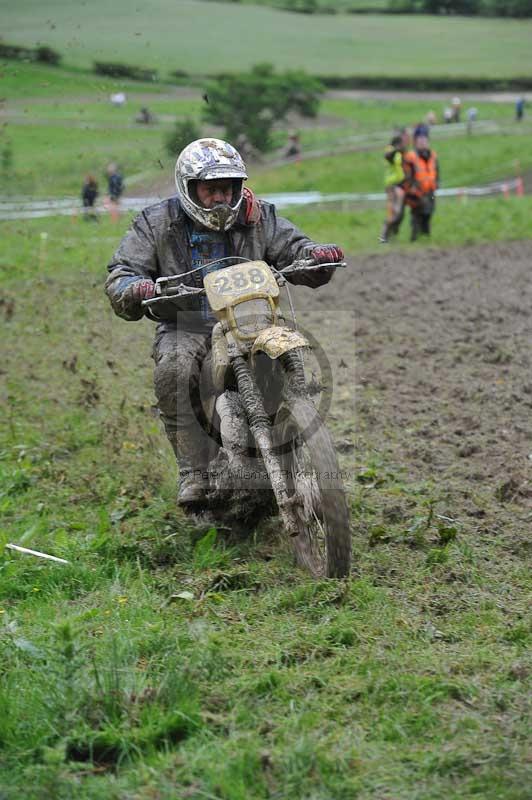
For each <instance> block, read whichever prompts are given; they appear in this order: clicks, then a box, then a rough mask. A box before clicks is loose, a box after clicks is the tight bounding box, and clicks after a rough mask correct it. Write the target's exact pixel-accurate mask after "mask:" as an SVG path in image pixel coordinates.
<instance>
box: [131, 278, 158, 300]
mask: <svg viewBox="0 0 532 800" xmlns="http://www.w3.org/2000/svg"><path fill="white" fill-rule="evenodd" d="M129 291H130V292H131V297H132V298H133V300H136V301H137V302H138V303H141V302H142V300H151V298H152V297H154V296H155V284H154V282H153V281H150V280H144V279H143V280H140V281H135V283H132V284H131V286H130V287H129Z"/></svg>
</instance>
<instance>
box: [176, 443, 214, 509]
mask: <svg viewBox="0 0 532 800" xmlns="http://www.w3.org/2000/svg"><path fill="white" fill-rule="evenodd" d="M171 443H172V446H173V448H174V452H175V455H176V458H177V463H178V465H179V485H178V493H177V504H178V505H179V506H182V507H183V508H188V507H190V506H201V505H202V504H203V503H204V502H205V500H206V495H207V490H208V486H209V477H208V457H207V452H206V447H205V446H204V445H202V444H201V443H199V442H198V441H197V439H196V437H195V436H191V435H190V433H188V431H178V432H177V433H176V434H175V435H174V436H173V437H172V439H171Z"/></svg>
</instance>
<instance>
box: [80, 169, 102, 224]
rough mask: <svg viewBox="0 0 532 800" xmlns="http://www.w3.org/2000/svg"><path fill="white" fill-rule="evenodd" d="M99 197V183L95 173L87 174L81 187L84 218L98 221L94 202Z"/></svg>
mask: <svg viewBox="0 0 532 800" xmlns="http://www.w3.org/2000/svg"><path fill="white" fill-rule="evenodd" d="M97 197H98V183H97V181H96V178H95V177H94V175H90V174H89V175H86V176H85V180H84V181H83V186H82V187H81V201H82V203H83V210H84V219H86V220H94V221H95V222H97V221H98V217H97V215H96V212H95V210H94V203H95V202H96V198H97Z"/></svg>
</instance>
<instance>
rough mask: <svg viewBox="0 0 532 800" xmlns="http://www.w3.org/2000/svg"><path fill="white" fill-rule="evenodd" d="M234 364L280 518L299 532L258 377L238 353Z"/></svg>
mask: <svg viewBox="0 0 532 800" xmlns="http://www.w3.org/2000/svg"><path fill="white" fill-rule="evenodd" d="M292 352H293V351H292ZM287 355H289V353H286V354H285V356H287ZM298 358H299V357H298ZM299 360H300V359H299ZM284 361H285V364H284V365H285V366H289V364H288V365H287V364H286V361H287V359H286V358H284ZM288 362H290V359H288ZM231 365H232V367H233V372H234V374H235V377H236V381H237V385H238V392H239V395H240V398H241V401H242V405H243V407H244V410H245V412H246V415H247V418H248V424H249V428H250V430H251V433H252V434H253V438H254V440H255V443H256V445H257V448H258V450H259V452H260V454H261V456H262V459H263V461H264V466H265V469H266V472H267V473H268V477H269V479H270V483H271V486H272V489H273V493H274V495H275V499H276V501H277V505H278V506H279V513H280V515H281V519H282V521H283V524H284V526H285V528H286V530H287V532H288V534H289V535H290V536H297V535H298V534H299V530H298V527H297V521H296V515H295V510H294V500H295V498H294V497H289V495H288V489H287V486H286V480H285V477H284V475H283V470H282V464H281V460H280V458H279V456H278V454H277V453H275V452H274V443H273V436H272V426H271V422H270V419H269V417H268V415H267V413H266V410H265V408H264V402H263V399H262V396H261V393H260V391H259V388H258V386H257V383H256V381H255V377H254V375H253V373H252V371H251V370H250V368H249V366H248V364H247V362H246V360H245V359H244V358H243V357H242V356H235V357H234V358H233V359H232V360H231ZM298 374H299V373H298ZM301 375H302V372H301V374H299V378H300V380H301ZM303 378H304V376H303ZM289 380H290V378H289ZM300 380H299V381H298V383H299V382H300Z"/></svg>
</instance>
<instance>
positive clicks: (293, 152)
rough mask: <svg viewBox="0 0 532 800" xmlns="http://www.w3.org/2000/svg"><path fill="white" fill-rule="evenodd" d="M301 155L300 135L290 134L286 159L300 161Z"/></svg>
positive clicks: (291, 132) (290, 132) (292, 132)
mask: <svg viewBox="0 0 532 800" xmlns="http://www.w3.org/2000/svg"><path fill="white" fill-rule="evenodd" d="M300 155H301V142H300V139H299V133H298V132H297V131H289V132H288V145H287V148H286V152H285V158H294V159H296V160H298V159H299V157H300Z"/></svg>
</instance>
